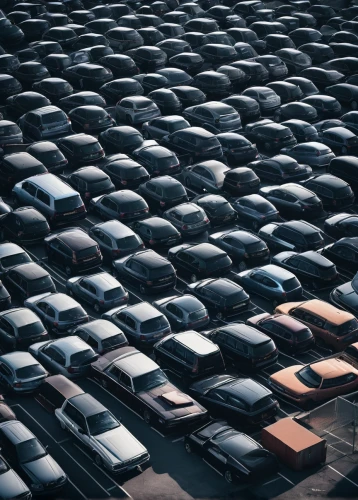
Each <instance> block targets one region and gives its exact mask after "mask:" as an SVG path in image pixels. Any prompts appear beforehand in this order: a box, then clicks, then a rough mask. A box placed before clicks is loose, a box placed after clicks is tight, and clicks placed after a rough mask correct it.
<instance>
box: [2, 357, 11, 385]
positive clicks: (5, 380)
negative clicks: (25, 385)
mask: <svg viewBox="0 0 358 500" xmlns="http://www.w3.org/2000/svg"><path fill="white" fill-rule="evenodd" d="M0 383H1V385H2V386H3V388H5V389H6V388H10V387H12V383H13V373H12V371H11V370H10V368H9V367H8V366H7V365H6V364H5V363H4V362H3V361H0Z"/></svg>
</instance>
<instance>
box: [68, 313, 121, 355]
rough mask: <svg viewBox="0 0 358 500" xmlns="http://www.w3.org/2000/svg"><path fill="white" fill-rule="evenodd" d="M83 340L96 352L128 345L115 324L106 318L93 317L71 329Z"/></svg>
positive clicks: (103, 352) (100, 352)
mask: <svg viewBox="0 0 358 500" xmlns="http://www.w3.org/2000/svg"><path fill="white" fill-rule="evenodd" d="M71 333H72V335H77V337H80V338H81V339H82V340H84V341H85V342H86V343H87V344H88V345H89V346H91V347H92V349H93V350H94V351H95V352H96V353H98V354H102V355H103V354H105V353H106V352H109V351H114V349H118V348H119V347H125V346H127V345H128V340H127V337H126V336H125V335H124V333H123V332H122V330H121V329H120V328H118V326H116V325H115V324H113V323H111V322H110V321H107V320H106V319H95V320H93V321H90V322H89V323H84V324H83V325H80V326H77V327H76V328H74V329H73V330H72V331H71Z"/></svg>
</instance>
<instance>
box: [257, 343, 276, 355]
mask: <svg viewBox="0 0 358 500" xmlns="http://www.w3.org/2000/svg"><path fill="white" fill-rule="evenodd" d="M252 349H253V356H254V358H262V357H263V356H266V355H267V354H271V353H272V352H273V351H274V350H275V344H274V342H273V341H272V340H267V341H266V342H262V344H258V345H256V346H253V347H252Z"/></svg>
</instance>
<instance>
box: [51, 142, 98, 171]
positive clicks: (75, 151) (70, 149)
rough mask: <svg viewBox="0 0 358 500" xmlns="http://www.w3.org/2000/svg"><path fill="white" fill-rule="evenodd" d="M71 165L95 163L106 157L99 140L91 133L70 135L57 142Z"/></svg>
mask: <svg viewBox="0 0 358 500" xmlns="http://www.w3.org/2000/svg"><path fill="white" fill-rule="evenodd" d="M57 145H58V147H59V149H60V151H62V153H63V154H64V156H65V157H66V159H67V160H68V162H69V164H70V166H71V167H78V166H79V165H93V164H94V163H97V162H99V161H100V160H101V159H102V158H104V151H103V149H102V147H101V145H100V143H99V142H98V140H97V139H96V138H95V137H93V136H92V135H89V134H75V135H68V136H67V137H64V138H63V139H60V140H59V141H58V143H57Z"/></svg>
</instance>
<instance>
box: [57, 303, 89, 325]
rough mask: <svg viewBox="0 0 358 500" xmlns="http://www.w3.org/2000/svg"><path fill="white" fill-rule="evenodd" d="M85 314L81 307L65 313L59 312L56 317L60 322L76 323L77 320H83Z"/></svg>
mask: <svg viewBox="0 0 358 500" xmlns="http://www.w3.org/2000/svg"><path fill="white" fill-rule="evenodd" d="M84 317H85V312H84V310H83V309H82V307H81V306H77V307H73V308H72V309H67V311H61V312H60V314H59V315H58V319H59V320H60V321H76V320H78V319H81V318H84Z"/></svg>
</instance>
